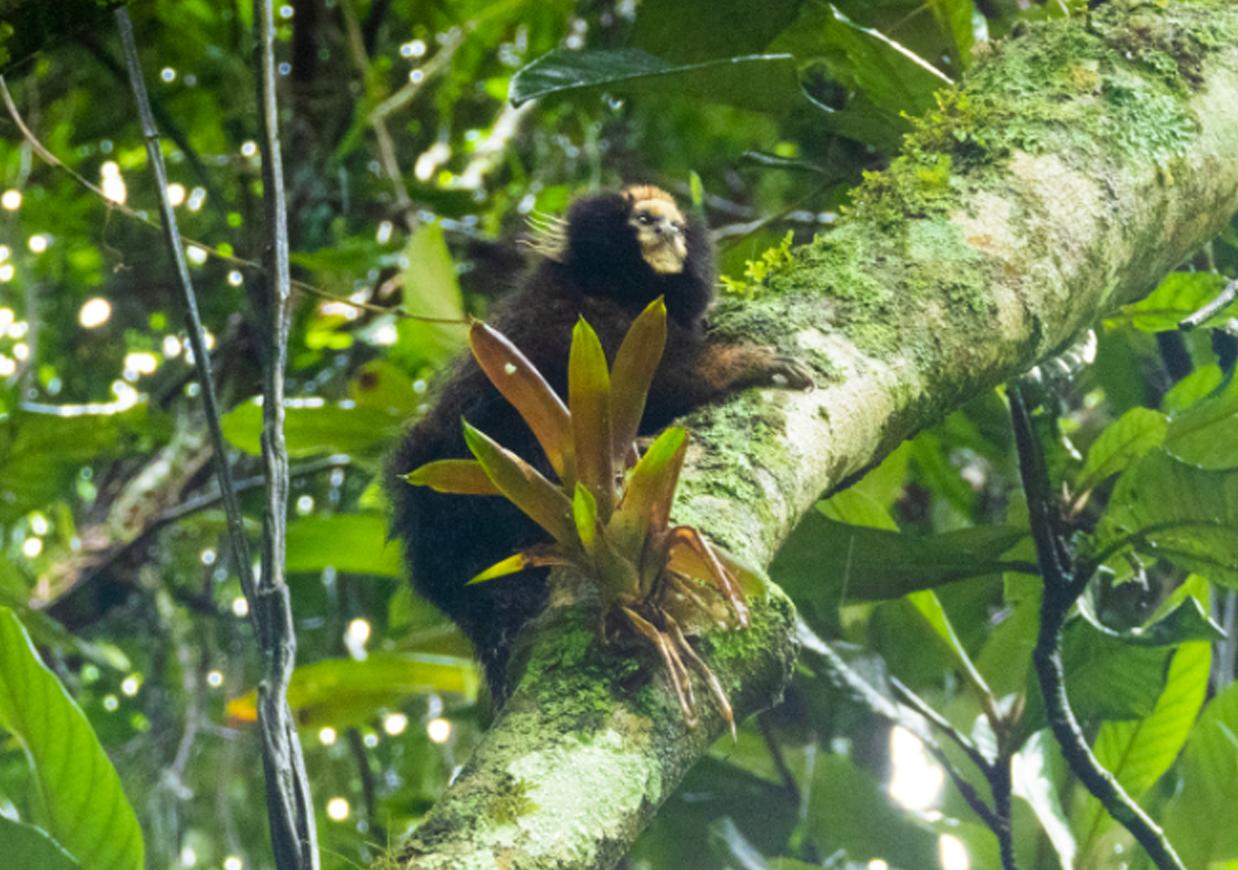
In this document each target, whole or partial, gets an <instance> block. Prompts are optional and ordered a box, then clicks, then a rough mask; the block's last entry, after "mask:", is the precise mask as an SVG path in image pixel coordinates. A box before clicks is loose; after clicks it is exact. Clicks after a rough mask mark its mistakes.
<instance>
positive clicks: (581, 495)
mask: <svg viewBox="0 0 1238 870" xmlns="http://www.w3.org/2000/svg"><path fill="white" fill-rule="evenodd" d="M572 518H573V519H574V520H576V534H578V535H580V542H581V543H582V544H584V545H585V552H591V551H592V550H593V542H594V541H595V540H596V539H597V530H598V505H597V501H596V500H595V499H594V498H593V493H591V492H589V489H588V487H586V486H585V485H584V484H581V483H577V484H576V493H575V496H574V497H573V499H572Z"/></svg>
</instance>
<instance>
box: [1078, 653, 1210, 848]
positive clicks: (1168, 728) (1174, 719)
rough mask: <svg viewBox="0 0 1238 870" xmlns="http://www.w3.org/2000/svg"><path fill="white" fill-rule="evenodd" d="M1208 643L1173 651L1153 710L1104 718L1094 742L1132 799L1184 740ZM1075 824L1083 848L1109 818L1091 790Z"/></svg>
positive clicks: (1203, 685)
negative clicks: (1127, 717)
mask: <svg viewBox="0 0 1238 870" xmlns="http://www.w3.org/2000/svg"><path fill="white" fill-rule="evenodd" d="M1211 664H1212V647H1211V645H1210V644H1207V643H1200V642H1195V643H1184V644H1182V646H1180V647H1179V648H1178V650H1177V652H1176V653H1175V654H1174V659H1173V663H1172V664H1171V665H1170V667H1169V674H1168V677H1167V678H1166V680H1165V690H1164V692H1162V693H1161V696H1160V697H1159V698H1158V699H1157V702H1156V707H1155V709H1154V710H1153V711H1152V713H1151V714H1150V715H1148V716H1146V717H1144V718H1142V719H1135V720H1130V721H1126V722H1106V723H1104V724H1103V725H1101V727H1100V731H1099V732H1098V733H1097V735H1096V741H1095V743H1094V744H1093V747H1092V749H1093V751H1094V752H1095V753H1096V760H1097V761H1099V762H1100V763H1101V765H1103V766H1104V767H1105V769H1106V770H1108V771H1109V772H1110V773H1112V774H1113V775H1114V776H1116V777H1117V779H1118V782H1119V783H1120V784H1121V785H1122V787H1123V788H1124V789H1126V792H1127V794H1129V795H1130V796H1131V797H1132V798H1135V799H1136V800H1138V799H1139V797H1140V796H1141V795H1142V794H1143V793H1144V792H1146V791H1147V790H1148V789H1149V788H1151V787H1152V785H1153V783H1155V782H1156V781H1157V780H1158V779H1159V778H1160V777H1161V775H1162V774H1164V773H1165V771H1167V770H1169V766H1170V765H1171V764H1173V761H1174V759H1175V758H1177V757H1178V753H1179V752H1180V751H1181V750H1182V747H1183V746H1184V745H1185V744H1186V741H1187V735H1188V734H1189V733H1190V731H1191V726H1192V725H1193V724H1194V722H1195V719H1196V717H1198V716H1199V711H1200V708H1201V707H1202V706H1203V703H1204V698H1205V696H1206V695H1207V692H1208V670H1209V668H1210V666H1211ZM1079 817H1080V818H1081V819H1082V823H1081V824H1080V825H1079V826H1077V830H1078V831H1079V835H1080V841H1081V843H1082V844H1084V851H1085V852H1086V850H1087V848H1088V846H1090V845H1091V844H1093V843H1095V842H1096V840H1097V838H1099V837H1100V836H1101V835H1102V834H1103V833H1104V832H1105V830H1106V829H1107V828H1108V827H1109V826H1110V825H1111V824H1112V823H1113V819H1112V818H1111V817H1110V816H1109V814H1108V813H1107V812H1105V809H1104V808H1103V807H1102V806H1101V804H1100V802H1099V801H1097V800H1096V799H1095V798H1094V797H1092V796H1091V795H1090V794H1089V795H1088V796H1087V798H1086V799H1085V801H1084V804H1083V810H1082V812H1081V814H1080V816H1079Z"/></svg>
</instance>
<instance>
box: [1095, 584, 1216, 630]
mask: <svg viewBox="0 0 1238 870" xmlns="http://www.w3.org/2000/svg"><path fill="white" fill-rule="evenodd" d="M1205 582H1206V581H1205ZM1079 614H1080V615H1081V616H1082V617H1083V618H1084V619H1086V620H1087V621H1088V622H1089V623H1090V624H1091V625H1092V627H1093V628H1096V629H1097V630H1099V631H1101V632H1104V633H1105V634H1108V635H1109V636H1111V637H1113V638H1116V639H1119V640H1121V641H1122V642H1123V643H1126V644H1133V645H1135V646H1177V645H1178V644H1180V643H1186V642H1187V641H1193V640H1204V641H1209V642H1211V641H1219V640H1222V639H1224V637H1225V630H1224V629H1222V628H1221V626H1219V625H1217V624H1216V623H1215V622H1213V621H1212V618H1211V617H1209V616H1208V614H1207V613H1206V612H1205V611H1204V608H1203V605H1202V604H1200V603H1199V599H1198V598H1196V597H1195V596H1193V595H1187V596H1184V597H1183V599H1182V600H1181V601H1179V602H1178V603H1177V604H1175V605H1173V607H1171V608H1170V609H1169V610H1168V612H1166V613H1165V614H1164V615H1163V616H1161V617H1160V618H1159V619H1157V620H1156V621H1155V622H1153V623H1151V624H1149V625H1141V626H1135V627H1134V628H1131V629H1127V630H1126V631H1122V632H1117V631H1114V630H1113V629H1111V628H1109V627H1108V626H1107V625H1104V624H1103V623H1101V621H1100V619H1099V617H1097V615H1096V612H1095V611H1094V610H1093V609H1092V607H1091V605H1090V604H1088V602H1087V601H1086V600H1085V599H1080V601H1079Z"/></svg>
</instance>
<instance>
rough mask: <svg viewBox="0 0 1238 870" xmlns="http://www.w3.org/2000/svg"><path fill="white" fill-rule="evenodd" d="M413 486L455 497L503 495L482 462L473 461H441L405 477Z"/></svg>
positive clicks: (415, 470)
mask: <svg viewBox="0 0 1238 870" xmlns="http://www.w3.org/2000/svg"><path fill="white" fill-rule="evenodd" d="M404 479H405V480H407V481H408V482H409V483H411V484H413V486H428V487H430V489H432V490H434V491H435V492H449V493H453V494H455V495H502V493H501V492H499V490H498V488H497V487H495V485H494V481H492V480H491V479H490V477H489V476H488V475H487V474H486V469H485V468H483V467H482V465H481V463H480V462H477V461H475V460H472V459H440V460H439V461H437V462H430V463H428V464H426V465H423V466H421V468H416V469H414V470H413V471H410V472H409V473H408V474H406V475H404Z"/></svg>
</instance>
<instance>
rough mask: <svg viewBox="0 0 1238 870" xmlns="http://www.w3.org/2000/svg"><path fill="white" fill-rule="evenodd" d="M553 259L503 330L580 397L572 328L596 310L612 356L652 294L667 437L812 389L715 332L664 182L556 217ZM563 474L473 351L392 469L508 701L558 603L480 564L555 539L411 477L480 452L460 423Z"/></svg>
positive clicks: (527, 579) (542, 574)
mask: <svg viewBox="0 0 1238 870" xmlns="http://www.w3.org/2000/svg"><path fill="white" fill-rule="evenodd" d="M534 247H535V249H536V250H537V251H538V252H539V253H540V254H541V255H542V259H541V262H540V263H539V264H538V265H537V266H536V268H534V269H533V271H532V272H531V273H529V275H528V276H527V277H526V278H525V280H524V281H523V283H522V284H521V285H520V287H519V288H518V289H517V290H515V291H514V292H513V293H512V294H511V295H510V296H508V297H506V298H505V299H504V300H503V301H502V302H501V303H499V305H497V306H496V308H495V311H494V316H493V318H492V324H493V325H494V327H495V328H496V329H498V330H500V331H501V332H502V333H503V334H504V335H506V336H507V337H508V338H509V339H510V340H511V341H512V342H513V343H514V344H515V345H516V346H517V347H518V348H520V350H521V351H522V352H523V353H524V354H525V356H527V357H528V358H529V360H530V361H531V362H532V363H533V365H535V366H536V367H537V369H538V370H539V371H540V372H541V373H542V375H543V377H545V378H546V380H547V381H548V382H549V383H550V386H551V387H552V388H553V389H554V390H555V392H557V393H558V394H559V395H560V396H561V397H566V395H567V365H568V350H569V347H570V345H571V339H572V328H573V327H574V326H575V325H576V322H577V320H579V319H580V318H581V317H583V318H584V319H585V320H586V321H588V323H589V325H590V326H592V327H593V329H594V330H595V331H596V332H597V335H598V338H599V339H600V341H601V344H602V348H603V350H604V351H605V353H606V357H607V360H608V361H611V362H613V359H614V354H615V352H616V351H617V350H618V349H619V345H620V344H621V343H622V341H623V338H624V336H625V335H626V334H627V331H628V327H629V326H630V325H631V323H632V321H633V320H634V319H635V318H636V316H637V315H638V314H640V313H641V311H642V310H643V309H644V308H645V306H647V305H648V304H649V303H650V302H652V301H653V300H654V299H656V298H657V297H659V296H662V297H664V298H665V301H666V309H667V315H668V316H667V339H666V351H665V353H664V355H663V357H662V362H661V364H660V365H659V367H658V371H657V374H656V375H655V377H654V380H653V385H652V387H651V388H650V391H649V397H648V400H647V401H646V405H645V412H644V416H643V417H642V419H641V432H642V433H649V432H655V431H657V430H658V429H661V428H662V427H664V426H666V425H667V424H668V423H669V422H670V421H671V420H673V419H674V418H675V417H678V416H681V415H683V414H685V413H687V412H688V411H690V410H692V409H693V408H695V407H697V406H699V405H702V404H704V403H707V402H711V401H715V400H717V399H720V398H722V397H724V396H726V395H727V394H729V393H732V392H734V391H736V390H740V389H743V388H745V387H750V386H786V387H791V388H796V389H803V388H807V387H810V386H811V385H812V380H811V378H810V376H809V373H808V370H807V369H806V368H804V367H803V366H802V365H800V364H799V363H797V362H795V361H794V360H790V359H788V358H786V357H782V356H779V355H778V354H777V353H776V352H775V351H774V350H773V349H772V348H768V347H760V346H756V345H726V344H719V343H713V342H710V341H708V340H707V339H706V335H705V313H706V311H707V309H708V308H709V305H710V302H711V301H712V299H713V277H714V276H713V251H712V249H711V247H710V244H709V240H708V237H707V235H706V232H705V230H704V228H702V227H700V226H698V225H696V224H695V223H693V222H690V221H688V220H686V219H685V218H684V215H683V213H682V212H681V211H680V210H679V207H678V206H677V205H676V204H675V201H674V199H673V198H672V197H671V196H670V195H669V194H668V193H666V192H665V191H663V190H661V189H659V188H657V187H652V186H631V187H627V188H625V189H624V190H623V191H622V192H620V193H612V194H605V195H601V196H593V197H586V198H583V199H579V200H577V201H576V202H575V203H573V205H572V206H571V207H570V209H569V210H568V216H567V220H566V221H550V222H548V223H547V224H546V226H544V227H543V229H542V233H541V237H540V239H539V240H538V242H537V243H535V245H534ZM462 417H463V418H464V419H466V420H468V422H469V423H470V424H471V425H472V426H474V427H476V428H477V429H480V430H481V431H482V432H485V433H486V434H487V435H489V436H490V437H491V438H493V439H495V440H496V441H497V442H498V443H500V444H502V445H503V446H504V447H507V448H508V449H509V450H512V451H513V452H515V453H516V454H517V455H519V456H521V457H522V458H524V459H525V460H527V461H529V462H530V463H532V464H533V465H535V466H536V467H537V468H538V470H539V471H541V472H542V473H543V474H546V475H547V476H553V472H552V471H551V469H550V465H549V463H548V462H547V460H546V457H545V455H544V454H543V453H542V450H541V447H540V446H539V445H538V443H537V441H536V439H535V438H534V437H533V433H532V431H531V430H530V429H529V427H528V426H527V425H526V424H525V422H524V421H523V420H522V419H521V418H520V415H519V414H517V412H516V410H515V409H514V408H513V407H512V406H511V405H510V404H508V403H507V401H506V400H505V399H503V398H502V397H501V396H500V395H499V393H498V391H497V390H496V389H495V388H494V386H493V385H492V384H491V383H490V381H489V380H488V379H487V378H486V376H485V374H484V373H483V372H482V371H481V368H480V367H479V366H478V365H477V363H476V361H475V360H474V359H473V358H472V357H471V356H468V355H465V356H462V357H461V358H460V359H459V360H458V361H457V362H456V363H455V366H454V368H453V370H452V372H451V374H450V376H449V377H448V378H447V380H446V381H445V382H444V383H443V384H442V387H441V388H440V389H439V391H438V398H437V402H436V404H435V405H434V407H433V409H432V410H431V411H430V412H429V414H427V416H425V417H424V418H423V419H421V420H420V421H418V422H417V424H416V425H414V426H413V427H412V429H411V430H410V431H409V433H408V436H407V437H406V439H405V441H404V443H403V445H402V446H401V447H400V448H399V449H398V450H397V451H396V452H395V453H394V455H393V456H392V458H391V460H390V462H389V464H388V469H387V471H388V474H387V486H388V489H389V491H390V494H391V500H392V504H393V505H394V516H393V519H392V523H393V527H392V531H393V534H395V535H398V536H400V537H402V538H403V539H404V542H405V546H406V548H407V558H408V564H409V567H410V568H411V570H412V579H413V585H414V587H415V588H416V590H417V591H418V592H419V593H421V595H423V596H424V597H425V598H427V599H428V600H429V601H431V602H432V603H434V604H435V605H436V606H438V607H439V608H440V609H441V610H442V611H443V612H444V613H446V614H447V615H448V616H449V617H451V619H452V620H453V621H455V622H456V623H457V624H458V625H459V626H460V628H461V629H462V630H463V631H464V633H465V634H466V635H467V636H468V637H469V639H470V640H471V641H472V642H473V644H474V646H475V648H476V650H477V655H478V657H479V658H480V660H481V662H482V664H483V665H484V667H485V672H486V678H487V680H488V682H489V684H490V688H491V691H492V693H493V695H494V697H495V699H496V701H498V702H499V703H501V702H502V700H503V699H504V698H505V697H506V693H507V679H508V678H507V665H508V659H509V657H510V653H511V647H512V643H513V641H514V640H515V638H516V635H517V633H518V632H519V631H520V629H521V627H522V626H524V624H525V623H526V622H528V621H529V620H530V619H532V618H533V617H534V616H536V615H537V614H538V613H540V612H541V610H542V609H543V608H544V607H545V606H546V600H547V589H546V574H547V570H546V569H530V570H527V571H525V572H523V573H521V574H519V575H514V576H510V577H503V578H500V579H497V580H493V581H489V582H486V583H481V584H477V585H475V586H468V585H466V584H467V583H468V581H469V580H470V579H471V578H472V577H474V576H476V575H477V574H478V573H479V572H480V571H482V570H484V569H485V568H488V567H490V566H491V565H493V564H494V563H496V562H498V561H500V560H501V559H504V558H506V557H508V556H510V555H512V554H513V553H515V552H516V551H518V550H522V549H524V548H526V547H529V546H531V545H533V544H536V543H539V542H541V541H544V540H546V534H545V532H543V531H542V530H541V529H540V528H539V527H538V526H537V524H536V523H534V522H533V521H532V520H530V519H529V518H528V517H527V516H525V515H524V514H523V513H521V512H520V510H519V509H517V508H516V507H515V506H514V505H513V504H511V502H509V501H508V500H506V499H504V498H499V497H495V496H462V495H449V494H443V493H437V492H434V491H433V490H431V489H430V488H428V487H419V486H412V485H410V484H408V483H407V482H405V481H404V480H403V479H401V477H400V475H403V474H407V473H408V472H410V471H412V470H413V469H415V468H418V467H420V466H422V465H425V464H426V463H428V462H432V461H434V460H438V459H449V458H471V454H470V453H469V450H468V448H467V447H466V446H465V443H464V435H463V429H462V427H461V424H460V420H461V418H462Z"/></svg>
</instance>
